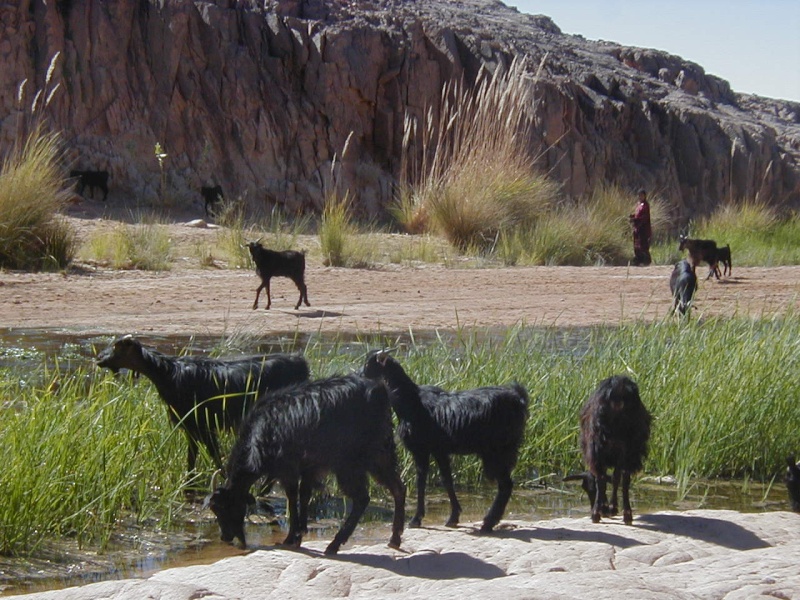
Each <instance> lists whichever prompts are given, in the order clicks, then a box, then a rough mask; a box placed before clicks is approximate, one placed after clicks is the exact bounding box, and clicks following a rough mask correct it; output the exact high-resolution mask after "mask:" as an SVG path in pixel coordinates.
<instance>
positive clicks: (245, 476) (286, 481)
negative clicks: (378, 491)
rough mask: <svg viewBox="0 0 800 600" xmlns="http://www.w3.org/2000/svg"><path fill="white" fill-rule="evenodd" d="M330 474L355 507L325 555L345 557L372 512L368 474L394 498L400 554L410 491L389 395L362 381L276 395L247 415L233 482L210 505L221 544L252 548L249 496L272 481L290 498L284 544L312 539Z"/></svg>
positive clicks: (231, 464) (324, 383) (232, 460)
mask: <svg viewBox="0 0 800 600" xmlns="http://www.w3.org/2000/svg"><path fill="white" fill-rule="evenodd" d="M328 472H332V473H333V474H334V475H335V476H336V480H337V482H338V484H339V488H340V489H341V491H342V492H343V493H344V494H345V495H346V496H348V497H349V498H350V499H351V500H352V503H353V504H352V509H351V510H350V514H349V515H347V517H346V518H345V521H344V523H343V524H342V526H341V528H340V529H339V531H338V532H337V533H336V536H335V537H334V538H333V541H332V542H331V543H330V544H329V545H328V547H327V549H326V550H325V554H336V553H337V552H338V551H339V548H340V547H341V545H342V544H344V543H345V542H346V541H347V540H348V538H349V537H350V535H351V534H352V533H353V530H354V529H355V527H356V525H357V524H358V521H359V519H360V518H361V515H362V514H363V513H364V510H365V509H366V508H367V505H368V503H369V487H368V479H367V473H369V474H371V475H372V476H373V477H374V478H375V480H376V481H377V482H378V483H380V484H381V485H383V486H385V487H387V488H388V489H389V491H390V492H391V494H392V497H393V498H394V520H393V522H392V535H391V539H390V541H389V545H390V546H391V547H393V548H399V547H400V537H401V534H402V532H403V521H404V519H405V496H406V492H405V486H404V485H403V481H402V479H401V478H400V474H399V473H398V470H397V455H396V451H395V444H394V438H393V432H392V413H391V408H390V406H389V398H388V393H387V390H386V387H385V386H384V385H382V384H377V383H375V382H373V381H369V380H367V379H364V378H363V377H359V376H357V375H348V376H345V377H333V378H330V379H323V380H319V381H313V382H307V383H304V384H299V385H297V386H293V387H290V388H286V389H285V390H281V391H279V392H275V393H272V394H271V395H270V399H269V401H268V402H259V403H258V404H257V405H256V406H255V408H253V410H252V411H251V412H250V413H249V414H248V415H247V418H246V419H245V421H244V423H243V424H242V427H241V430H240V432H239V436H238V438H237V440H236V443H235V444H234V446H233V449H232V450H231V455H230V457H229V459H228V471H227V473H228V475H227V479H226V481H225V483H224V484H223V485H222V486H220V487H219V488H217V489H216V490H214V492H213V494H212V495H211V498H210V499H209V504H210V506H211V510H213V511H214V514H215V515H216V516H217V522H218V523H219V527H220V532H221V537H222V540H223V541H226V542H231V541H233V540H234V538H238V539H239V540H240V541H241V542H242V546H245V545H246V543H245V536H244V517H245V513H246V511H247V504H248V503H251V502H252V496H251V495H250V493H249V489H250V486H252V485H253V483H255V481H256V480H257V479H259V478H260V477H264V476H265V477H266V478H267V479H268V480H277V481H278V482H279V483H280V484H281V486H282V487H283V489H284V491H285V492H286V497H287V501H288V502H287V504H288V511H289V534H288V535H287V537H286V539H285V540H284V542H283V543H284V544H286V545H290V546H300V543H301V542H302V539H303V534H304V533H305V532H307V525H308V503H309V500H310V498H311V491H312V490H313V488H314V487H315V486H316V485H317V484H318V483H319V482H320V480H321V478H322V477H323V476H324V475H325V474H326V473H328Z"/></svg>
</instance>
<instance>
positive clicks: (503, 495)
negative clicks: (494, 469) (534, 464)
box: [481, 473, 514, 533]
mask: <svg viewBox="0 0 800 600" xmlns="http://www.w3.org/2000/svg"><path fill="white" fill-rule="evenodd" d="M513 486H514V482H513V481H512V479H511V474H510V473H509V474H506V475H503V476H502V477H498V478H497V496H495V499H494V502H492V506H491V507H490V508H489V512H487V513H486V516H485V517H484V518H483V525H482V526H481V531H482V532H484V533H488V532H490V531H491V530H492V529H493V528H494V526H495V525H497V524H498V523H499V522H500V519H502V518H503V513H504V512H505V510H506V505H507V504H508V499H509V498H511V488H512V487H513Z"/></svg>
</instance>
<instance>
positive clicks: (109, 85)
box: [0, 0, 800, 217]
mask: <svg viewBox="0 0 800 600" xmlns="http://www.w3.org/2000/svg"><path fill="white" fill-rule="evenodd" d="M0 27H2V35H0V60H2V64H3V69H2V70H0V149H7V148H8V147H9V146H10V144H12V143H13V141H14V140H15V139H17V138H18V137H19V136H20V135H21V133H22V132H24V131H25V129H26V128H29V127H30V126H31V122H32V121H35V120H37V119H46V121H47V122H48V123H49V124H50V125H51V126H52V127H55V128H57V129H59V130H60V131H62V132H63V137H64V140H65V142H66V145H67V148H68V156H69V159H70V160H71V161H72V164H71V165H70V166H73V167H75V168H80V169H107V170H109V171H110V172H111V188H112V196H111V197H112V201H113V200H114V199H115V198H119V197H120V196H124V197H133V198H136V199H137V200H140V201H143V202H153V201H155V199H156V198H160V199H161V201H165V200H168V201H169V202H173V203H180V204H188V203H197V202H199V192H198V190H199V187H200V186H201V185H210V184H217V183H219V184H221V185H222V186H223V188H224V189H225V191H226V193H227V195H228V196H229V197H230V196H241V197H243V198H244V199H245V200H246V201H247V202H249V203H250V204H251V205H254V206H256V205H266V206H270V205H274V204H279V205H282V206H283V207H284V208H286V209H287V210H288V211H289V212H295V211H306V210H319V209H320V207H321V206H322V203H323V199H324V197H325V195H326V193H328V192H329V191H330V190H331V189H332V188H333V186H334V185H337V186H341V187H342V188H347V189H349V190H350V191H351V192H352V193H353V194H354V195H355V198H356V199H357V206H358V207H359V208H360V209H361V210H362V211H363V213H364V214H368V215H377V214H380V213H381V212H382V211H383V209H384V207H385V205H386V204H387V202H388V201H389V200H390V199H391V198H392V194H393V188H394V184H395V182H396V177H397V174H398V170H399V167H400V160H401V146H402V137H403V123H404V119H405V116H406V115H407V114H411V115H421V114H422V112H423V111H424V110H425V109H426V108H427V107H429V106H433V105H435V104H436V103H437V102H438V99H439V95H440V91H441V89H442V86H443V84H444V83H445V82H446V81H447V80H449V79H450V78H454V77H455V78H460V77H463V78H464V79H465V80H466V81H468V82H469V81H474V79H475V77H476V76H477V74H478V72H479V71H480V70H481V69H482V68H487V69H489V70H490V71H493V70H495V69H498V68H501V69H502V68H507V67H508V65H509V64H510V63H511V61H512V60H513V58H514V57H516V56H527V57H528V58H529V62H530V64H531V65H532V66H531V69H532V70H534V69H537V67H538V66H539V65H541V69H540V71H539V75H538V77H537V78H536V91H535V96H534V98H535V100H534V107H533V108H534V111H535V118H536V125H535V129H534V134H533V139H532V140H531V147H532V149H535V151H536V152H537V153H538V154H539V155H540V160H539V162H540V166H541V167H542V168H543V169H546V170H547V171H549V172H551V173H552V174H553V176H554V177H555V178H557V179H558V181H560V182H561V183H562V184H563V186H564V190H565V192H566V193H568V194H570V195H580V194H582V193H584V192H586V191H588V190H590V189H592V188H593V187H594V186H596V185H597V184H600V183H616V184H619V185H622V186H626V187H630V188H634V187H640V186H646V187H648V188H650V189H653V190H656V191H658V192H659V193H660V194H661V195H663V196H665V197H668V198H670V199H671V200H673V201H674V202H675V203H676V205H677V206H679V207H680V209H681V212H682V216H683V217H688V216H691V215H693V214H697V213H698V212H702V211H705V210H707V209H709V208H710V207H712V206H714V205H716V204H717V203H718V202H720V201H722V200H725V199H729V198H755V197H757V198H759V199H761V200H764V201H767V202H771V203H776V204H780V205H787V204H788V205H797V204H800V104H798V103H791V102H786V101H779V100H771V99H766V98H760V97H755V96H745V95H741V94H736V93H735V92H733V91H732V90H731V89H730V86H729V85H728V84H727V82H725V81H723V80H721V79H719V78H717V77H714V76H711V75H708V74H706V73H705V72H704V70H703V68H702V67H700V66H699V65H697V64H694V63H691V62H688V61H685V60H683V59H681V58H680V57H677V56H672V55H669V54H666V53H664V52H659V51H655V50H647V49H641V48H627V47H622V46H620V45H617V44H613V43H607V42H594V41H588V40H585V39H583V38H582V37H580V36H573V35H565V34H563V33H561V31H560V30H559V29H558V27H557V26H556V24H554V23H553V22H552V21H551V20H550V19H549V18H547V17H543V16H530V15H524V14H521V13H518V12H517V11H516V10H515V9H512V8H508V7H506V6H505V5H503V4H502V3H500V2H497V1H493V0H462V1H460V2H449V1H447V0H426V1H425V2H422V1H417V0H353V1H351V2H324V1H323V0H266V1H265V2H255V1H248V0H238V1H236V0H210V1H199V0H117V1H115V2H99V1H97V0H58V1H55V2H54V1H52V0H47V1H45V0H17V1H15V2H6V3H3V4H2V5H1V6H0ZM54 57H55V60H54ZM48 73H49V79H48ZM23 82H24V84H23ZM39 90H41V91H42V94H41V95H40V96H39V98H38V101H37V103H36V110H35V111H34V113H35V114H33V115H32V114H31V112H32V111H31V106H32V105H33V104H34V98H35V95H36V92H37V91H39ZM47 99H49V102H47V103H46V105H45V100H47ZM156 142H159V143H160V144H161V145H162V146H163V147H164V149H165V151H166V153H167V155H168V156H167V158H166V159H165V162H164V168H163V172H162V171H161V170H160V169H159V164H158V161H157V160H156V158H155V154H154V146H155V143H156Z"/></svg>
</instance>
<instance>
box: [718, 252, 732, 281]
mask: <svg viewBox="0 0 800 600" xmlns="http://www.w3.org/2000/svg"><path fill="white" fill-rule="evenodd" d="M717 260H718V261H719V262H721V263H722V274H723V275H724V276H725V277H729V276H730V275H731V274H732V273H733V263H732V262H731V245H730V244H728V245H726V246H722V247H720V248H717ZM717 279H719V266H717Z"/></svg>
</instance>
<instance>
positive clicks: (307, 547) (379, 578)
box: [13, 510, 800, 600]
mask: <svg viewBox="0 0 800 600" xmlns="http://www.w3.org/2000/svg"><path fill="white" fill-rule="evenodd" d="M797 518H798V515H796V514H794V513H788V512H767V513H760V514H747V513H737V512H734V511H720V510H713V511H704V510H693V511H686V512H660V513H655V514H645V515H636V516H635V518H634V522H633V523H634V524H633V526H630V527H629V526H626V525H623V524H622V520H621V518H620V519H610V520H604V521H603V522H601V523H598V524H596V525H595V524H593V523H592V522H591V520H590V519H589V517H584V518H580V519H576V518H563V519H554V520H551V521H539V522H536V523H528V522H511V523H509V522H506V524H505V526H504V527H503V528H502V529H500V530H499V531H496V532H495V533H493V534H492V535H478V534H477V528H475V529H473V528H471V527H464V526H461V527H459V528H458V529H457V530H453V529H446V528H444V527H434V528H431V527H425V528H423V529H411V530H407V531H406V532H405V534H404V537H403V544H402V548H401V549H400V550H399V551H398V550H392V549H390V548H388V547H386V545H385V544H384V543H380V544H375V545H370V546H350V545H346V546H345V547H343V548H342V550H341V552H340V553H339V554H338V555H337V556H336V557H335V558H330V557H325V556H324V555H323V554H322V551H323V550H324V548H325V545H326V544H327V541H312V542H304V543H303V548H302V549H301V550H300V551H292V550H285V549H280V548H271V549H265V550H258V551H256V552H252V553H250V554H247V555H244V556H236V557H232V558H226V559H224V560H221V561H219V562H216V563H214V564H212V565H197V566H192V567H184V568H175V569H169V570H166V571H162V572H160V573H156V574H155V575H153V576H151V577H148V578H145V579H127V580H121V581H106V582H103V583H95V584H91V585H87V586H84V587H77V588H69V589H65V590H57V591H52V592H43V593H34V594H29V595H25V596H13V597H14V598H18V599H20V600H21V599H25V600H56V599H58V600H95V599H97V598H114V599H115V600H140V599H142V598H164V599H167V598H169V599H172V600H192V599H195V598H213V599H215V600H238V599H244V598H275V599H294V598H297V599H298V600H315V599H317V598H320V599H321V598H326V599H328V598H369V599H373V598H391V599H393V600H406V599H409V600H411V599H416V598H505V599H508V600H516V599H519V600H523V599H528V598H541V599H553V600H556V599H565V598H575V599H578V598H580V599H586V600H594V599H596V598H598V597H603V598H608V597H614V598H664V599H665V600H666V599H674V598H680V599H685V600H689V599H699V598H731V599H733V598H742V599H743V598H756V597H770V598H796V597H797V593H798V590H800V574H798V572H797V561H798V559H800V542H799V541H798V538H797V535H796V531H797ZM387 537H388V533H387ZM598 592H600V593H599V594H598Z"/></svg>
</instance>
